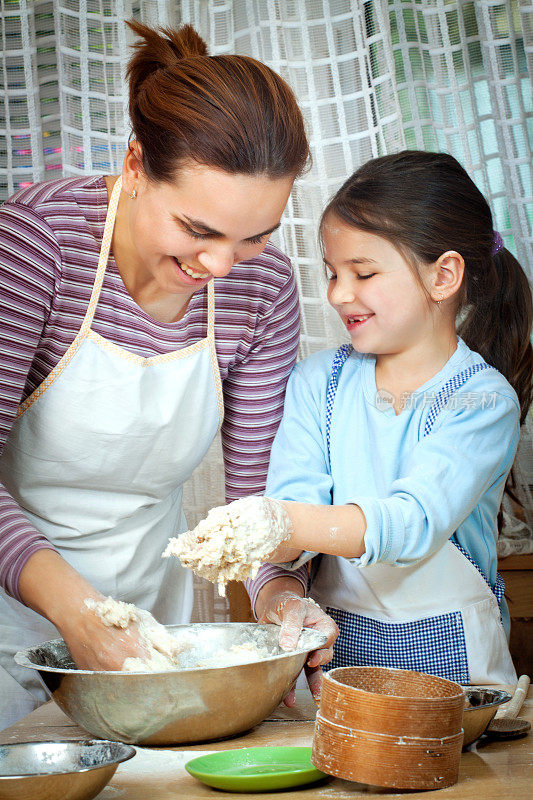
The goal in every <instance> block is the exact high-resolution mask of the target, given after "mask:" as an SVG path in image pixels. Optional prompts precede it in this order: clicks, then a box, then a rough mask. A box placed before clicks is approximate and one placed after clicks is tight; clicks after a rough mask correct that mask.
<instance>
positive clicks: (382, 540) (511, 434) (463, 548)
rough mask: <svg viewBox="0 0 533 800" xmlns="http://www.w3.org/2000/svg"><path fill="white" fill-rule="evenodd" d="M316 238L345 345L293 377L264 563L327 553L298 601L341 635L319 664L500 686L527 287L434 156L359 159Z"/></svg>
mask: <svg viewBox="0 0 533 800" xmlns="http://www.w3.org/2000/svg"><path fill="white" fill-rule="evenodd" d="M320 232H321V238H322V242H323V251H324V260H325V264H326V269H327V273H328V279H329V286H328V299H329V302H330V303H331V304H332V306H333V307H334V308H335V310H336V311H337V312H338V314H339V315H340V317H341V319H342V321H343V323H344V324H345V326H346V329H347V331H348V333H349V334H350V338H351V344H349V345H342V346H341V347H340V348H339V349H338V350H329V351H325V352H322V353H318V354H316V355H313V356H311V357H310V358H308V359H306V360H305V361H302V362H301V363H299V364H298V365H297V366H296V368H295V369H294V371H293V373H292V376H291V378H290V380H289V385H288V388H287V394H286V400H285V409H284V416H283V420H282V423H281V426H280V428H279V430H278V433H277V436H276V439H275V442H274V446H273V449H272V453H271V461H270V468H269V475H268V480H267V486H266V495H267V497H265V498H257V505H258V508H257V512H258V514H260V515H262V516H263V517H264V518H265V519H267V518H268V513H265V512H268V506H269V504H271V503H272V502H277V501H282V503H283V506H284V508H285V510H286V512H287V514H286V518H285V531H284V532H285V534H289V533H290V538H289V539H287V540H286V541H285V542H284V543H283V544H282V545H280V546H279V547H278V549H277V550H276V551H275V552H274V553H273V554H272V555H271V556H270V557H269V560H270V561H273V562H278V563H279V562H287V561H290V560H292V565H291V567H292V569H296V568H298V567H299V566H300V565H301V564H302V563H303V562H305V561H307V560H309V559H310V558H311V556H312V555H315V554H317V553H319V554H323V555H322V556H321V558H320V561H319V563H318V568H315V569H313V570H312V576H313V577H312V582H311V590H310V596H311V597H312V598H314V600H316V601H317V602H318V603H319V604H320V605H321V606H324V607H326V609H327V611H328V612H329V614H330V615H331V616H332V617H333V619H334V620H335V621H336V622H337V625H338V627H339V629H340V635H339V638H338V640H337V642H336V644H335V654H334V658H333V661H332V662H331V664H330V666H332V667H333V666H343V665H379V666H390V667H397V668H405V669H415V670H420V671H424V672H429V673H433V674H437V675H441V676H443V677H446V678H449V679H452V680H456V681H459V682H461V683H510V682H513V681H514V680H515V677H516V676H515V671H514V668H513V664H512V661H511V658H510V654H509V650H508V646H507V635H508V632H509V615H508V611H507V608H506V605H505V601H504V600H503V585H502V582H501V579H499V578H498V575H497V572H496V566H497V556H496V539H497V536H498V524H497V517H498V511H499V508H500V503H501V500H502V495H503V492H504V488H505V484H506V479H507V476H508V473H509V470H510V469H511V466H512V464H513V460H514V457H515V453H516V448H517V443H518V438H519V424H520V421H521V420H523V419H524V416H525V414H526V413H527V409H528V407H529V404H530V401H531V374H532V350H531V345H530V341H529V337H530V331H531V317H532V311H531V294H530V289H529V285H528V282H527V279H526V277H525V275H524V273H523V271H522V269H521V267H520V265H519V264H518V262H517V261H516V259H515V258H514V257H513V256H512V255H511V253H509V252H508V251H507V250H506V249H505V248H504V247H503V243H502V240H501V237H500V236H499V234H498V233H497V232H495V231H494V230H493V224H492V217H491V213H490V210H489V207H488V205H487V203H486V201H485V200H484V198H483V196H482V195H481V193H480V192H479V191H478V189H477V188H476V186H475V185H474V183H473V182H472V181H471V180H470V178H469V177H468V175H467V174H466V172H465V171H464V170H463V168H462V167H461V166H460V165H459V164H458V163H457V161H455V159H454V158H452V157H451V156H449V155H446V154H439V153H424V152H415V151H410V152H403V153H398V154H396V155H391V156H386V157H383V158H378V159H375V160H373V161H370V162H369V163H367V164H365V165H364V166H363V167H361V169H359V170H358V171H357V172H356V173H355V174H354V175H353V176H352V177H351V178H350V179H349V180H348V181H347V182H346V183H345V184H344V186H342V188H341V189H340V190H339V191H338V193H337V194H336V195H335V197H334V198H333V200H332V201H331V202H330V203H329V205H328V206H327V208H326V210H325V212H324V214H323V218H322V222H321V226H320ZM456 320H460V324H459V327H458V330H459V334H460V336H459V337H458V336H457V334H456ZM278 518H279V515H278ZM278 527H279V526H278ZM273 533H275V534H276V536H277V541H279V540H280V531H279V530H276V531H275V532H274V531H273ZM282 533H283V532H282ZM302 551H304V552H303V553H302ZM309 551H311V552H309ZM315 564H316V562H315ZM266 581H268V582H266ZM299 587H300V584H299V581H298V580H297V579H296V578H292V579H291V577H290V573H289V572H287V571H282V570H281V569H280V568H275V567H272V566H270V565H269V566H266V565H265V566H263V567H262V568H261V573H260V575H259V576H258V578H256V581H255V585H254V587H253V591H252V592H251V595H252V597H253V599H254V606H255V611H256V613H257V615H258V616H259V617H260V618H268V619H272V620H277V621H280V622H283V621H284V617H285V616H286V615H287V614H289V610H286V609H289V607H290V603H289V599H290V594H289V592H291V591H292V592H294V593H295V594H297V593H298V592H299V591H300V588H299ZM506 634H507V635H506Z"/></svg>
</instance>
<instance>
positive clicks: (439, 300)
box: [134, 190, 442, 308]
mask: <svg viewBox="0 0 533 800" xmlns="http://www.w3.org/2000/svg"><path fill="white" fill-rule="evenodd" d="M134 191H135V190H134ZM441 303H442V295H441V294H439V299H438V300H437V305H438V307H439V308H440V307H441Z"/></svg>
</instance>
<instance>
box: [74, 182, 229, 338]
mask: <svg viewBox="0 0 533 800" xmlns="http://www.w3.org/2000/svg"><path fill="white" fill-rule="evenodd" d="M121 189H122V176H121V175H119V176H118V178H117V179H116V181H115V185H114V186H113V191H112V192H111V197H110V198H109V206H108V209H107V216H106V221H105V226H104V235H103V236H102V244H101V247H100V256H99V258H98V267H97V268H96V277H95V279H94V284H93V290H92V293H91V299H90V300H89V305H88V306H87V311H86V312H85V317H84V320H83V323H82V326H81V328H80V334H82V335H86V334H87V333H88V332H89V330H90V328H91V325H92V321H93V317H94V312H95V311H96V306H97V304H98V299H99V297H100V291H101V289H102V284H103V282H104V275H105V271H106V267H107V261H108V259H109V251H110V250H111V242H112V239H113V230H114V228H115V218H116V216H117V207H118V201H119V199H120V192H121ZM207 338H208V339H209V341H210V343H212V344H214V342H215V286H214V279H211V280H210V281H209V283H208V284H207Z"/></svg>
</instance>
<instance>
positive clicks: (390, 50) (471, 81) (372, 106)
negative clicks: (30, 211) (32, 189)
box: [0, 0, 533, 620]
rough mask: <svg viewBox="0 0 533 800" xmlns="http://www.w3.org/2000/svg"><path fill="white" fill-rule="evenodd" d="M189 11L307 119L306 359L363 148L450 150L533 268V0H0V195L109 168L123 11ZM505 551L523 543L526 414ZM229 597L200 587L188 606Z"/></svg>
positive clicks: (215, 456)
mask: <svg viewBox="0 0 533 800" xmlns="http://www.w3.org/2000/svg"><path fill="white" fill-rule="evenodd" d="M131 17H135V18H137V19H140V20H142V21H144V22H147V23H149V24H153V25H163V26H166V25H170V26H178V25H180V24H182V23H185V22H190V23H192V24H193V25H194V26H195V27H196V29H197V30H198V31H199V32H200V34H201V35H202V36H203V37H204V38H205V40H206V41H207V43H208V46H209V49H210V52H211V54H218V53H225V52H235V53H241V54H246V55H251V56H254V57H255V58H258V59H260V60H261V61H264V62H265V63H267V64H269V65H270V66H271V67H272V68H273V69H275V70H276V71H277V72H279V73H280V74H281V75H282V76H283V77H284V78H285V79H286V80H287V81H288V82H289V84H290V85H291V86H292V87H293V89H294V91H295V92H296V95H297V97H298V100H299V102H300V105H301V107H302V110H303V113H304V115H305V117H306V120H307V123H308V129H309V134H310V138H311V146H312V153H313V166H312V169H311V170H310V172H309V173H308V174H307V175H306V176H304V177H303V178H302V179H301V180H299V181H298V182H297V184H296V186H295V188H294V191H293V193H292V196H291V199H290V202H289V204H288V207H287V210H286V213H285V215H284V219H283V224H282V226H281V229H280V231H279V232H278V234H277V235H276V243H277V244H279V246H280V247H281V248H282V249H283V250H284V251H285V252H286V253H287V254H288V255H289V256H290V257H291V259H292V262H293V264H294V267H295V271H296V276H297V281H298V286H299V290H300V297H301V305H302V338H301V353H300V354H301V356H302V357H305V356H307V355H309V354H310V353H312V352H314V351H315V350H317V349H322V348H324V347H328V346H333V345H335V344H338V343H339V342H340V341H342V340H344V339H345V334H344V332H343V330H342V328H341V327H340V325H339V324H337V321H336V318H335V316H334V315H333V313H332V312H330V311H329V309H328V306H327V303H326V302H325V285H324V281H323V277H322V271H321V268H320V257H319V252H318V247H317V241H316V223H317V220H318V217H319V214H320V210H321V208H322V207H323V205H324V204H325V202H326V201H327V199H328V198H329V197H330V196H331V194H332V193H333V192H334V191H335V190H336V188H337V187H338V186H339V185H340V183H341V182H342V181H343V180H344V179H345V177H347V176H348V175H349V174H350V173H351V172H352V171H353V170H354V169H355V168H356V167H357V166H359V165H360V164H361V163H363V162H364V161H366V160H367V159H369V158H372V157H375V156H378V155H383V154H385V153H391V152H395V151H397V150H400V149H403V148H419V149H426V150H444V151H447V152H450V153H452V154H453V155H454V156H455V157H456V158H458V160H459V161H460V162H461V163H462V164H463V165H464V166H465V168H466V169H467V170H468V172H469V173H470V174H471V175H472V177H473V178H474V180H475V181H476V183H477V184H478V186H479V187H480V189H481V190H482V191H483V192H484V194H485V195H486V197H487V198H488V200H489V202H490V204H491V207H492V209H493V213H494V217H495V225H496V227H497V229H498V230H499V231H500V232H501V234H502V236H503V239H504V242H505V245H506V246H507V247H508V248H509V249H510V250H511V251H512V252H514V253H515V254H516V255H517V257H518V258H519V260H520V262H521V263H522V265H523V266H524V268H525V270H526V271H527V272H528V275H529V277H530V280H532V279H533V188H532V183H533V182H532V177H533V175H532V173H533V167H532V163H533V162H532V158H531V155H532V154H531V150H532V143H531V131H532V129H533V97H532V92H531V73H532V69H533V2H530V1H529V0H506V2H496V0H474V1H473V2H472V1H471V0H372V1H369V2H362V0H233V2H231V0H182V1H181V2H180V0H137V1H135V0H53V2H52V0H0V34H1V37H2V38H1V44H0V50H1V51H0V68H1V75H0V201H1V200H3V199H5V198H6V197H8V196H9V195H10V194H12V193H13V192H14V191H16V190H17V189H18V188H19V187H22V186H25V185H27V184H29V183H33V182H36V181H42V180H50V179H53V178H59V177H61V176H75V175H80V174H85V173H103V172H111V173H112V172H115V173H117V172H118V171H119V170H120V167H121V164H122V159H123V155H124V150H125V145H126V142H127V138H128V134H129V123H128V118H127V95H126V86H125V83H124V80H123V75H124V67H125V63H126V61H127V58H128V54H129V48H128V44H129V43H130V42H131V41H132V35H131V33H130V31H129V29H127V27H126V25H125V20H126V19H129V18H131ZM517 461H518V466H519V470H520V487H519V494H520V497H521V500H522V503H523V505H524V506H525V512H522V513H519V514H518V515H517V512H516V509H514V508H512V507H511V506H510V505H509V504H508V505H507V506H506V509H505V510H506V529H505V535H504V536H503V537H501V539H500V551H501V554H502V555H503V554H508V553H510V552H533V507H532V502H531V494H530V486H531V485H533V418H532V417H531V414H530V418H529V420H528V423H527V425H526V426H524V430H523V434H522V438H521V443H520V449H519V458H518V459H517ZM222 501H223V473H222V460H221V454H220V443H219V442H215V443H214V445H213V447H212V448H211V451H210V453H209V455H208V457H207V459H206V460H205V461H204V463H203V464H202V465H201V467H200V468H199V470H197V472H196V473H195V475H194V476H193V477H192V479H191V480H190V481H189V483H188V486H187V490H186V503H187V506H186V507H187V511H188V518H189V522H190V523H194V522H196V521H197V520H198V519H199V518H201V517H202V516H203V515H205V513H206V511H207V510H208V509H209V508H210V507H211V506H213V505H216V504H218V503H220V502H222ZM225 614H226V604H225V601H224V599H219V598H217V597H216V596H215V594H214V592H213V588H212V587H211V585H207V584H204V583H200V582H199V583H198V584H197V590H196V609H195V616H196V618H198V619H203V620H208V619H215V618H216V619H221V618H223V617H224V615H225Z"/></svg>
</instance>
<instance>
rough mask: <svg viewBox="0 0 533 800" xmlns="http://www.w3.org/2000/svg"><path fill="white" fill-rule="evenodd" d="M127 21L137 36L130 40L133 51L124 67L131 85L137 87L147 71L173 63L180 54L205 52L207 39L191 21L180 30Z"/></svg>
mask: <svg viewBox="0 0 533 800" xmlns="http://www.w3.org/2000/svg"><path fill="white" fill-rule="evenodd" d="M127 25H128V26H129V27H130V28H131V30H132V31H133V32H134V33H136V34H137V36H139V37H140V41H137V42H134V43H133V44H132V47H133V48H134V50H135V51H136V52H135V54H134V55H133V57H132V58H131V60H130V62H129V64H128V69H127V76H128V79H129V82H130V89H132V88H135V90H138V89H139V88H140V86H141V84H142V83H143V82H144V81H145V80H146V78H147V77H148V76H149V75H151V74H152V73H154V72H155V71H156V70H158V69H167V68H169V67H170V68H171V67H174V66H176V62H177V61H180V60H181V59H182V58H189V57H190V56H207V55H208V53H207V45H206V43H205V42H204V40H203V39H202V37H201V36H199V34H198V33H197V32H196V31H195V30H194V28H193V27H192V25H183V26H182V27H181V28H179V30H173V29H172V28H159V29H156V28H151V27H150V26H149V25H145V24H144V23H142V22H137V20H128V22H127Z"/></svg>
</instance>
